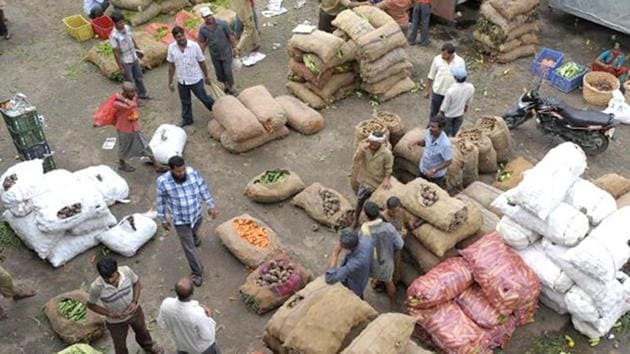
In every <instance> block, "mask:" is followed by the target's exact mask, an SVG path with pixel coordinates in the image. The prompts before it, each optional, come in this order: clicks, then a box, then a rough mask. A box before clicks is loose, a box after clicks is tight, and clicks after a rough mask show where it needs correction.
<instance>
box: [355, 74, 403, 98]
mask: <svg viewBox="0 0 630 354" xmlns="http://www.w3.org/2000/svg"><path fill="white" fill-rule="evenodd" d="M409 75H410V73H409V71H407V70H403V71H400V72H398V73H395V74H393V75H392V76H390V77H388V78H385V79H383V80H382V81H378V82H375V83H372V84H368V83H363V84H361V88H362V89H363V90H364V91H366V92H368V93H370V94H372V95H384V94H385V93H386V92H387V91H389V90H390V89H391V88H392V87H394V85H396V84H398V83H399V82H400V81H401V80H403V79H405V78H407V77H409Z"/></svg>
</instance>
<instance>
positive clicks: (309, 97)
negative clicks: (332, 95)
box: [286, 81, 326, 109]
mask: <svg viewBox="0 0 630 354" xmlns="http://www.w3.org/2000/svg"><path fill="white" fill-rule="evenodd" d="M286 87H287V91H289V93H290V94H292V95H293V96H295V97H297V98H299V99H300V100H301V101H302V102H304V103H306V104H307V105H309V106H310V107H311V108H313V109H322V108H326V102H324V100H322V99H321V97H319V96H317V95H316V94H315V93H314V92H313V91H311V90H309V89H308V88H307V87H306V86H304V84H300V83H297V82H293V81H289V82H287V85H286Z"/></svg>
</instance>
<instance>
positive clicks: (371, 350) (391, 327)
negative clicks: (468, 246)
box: [341, 6, 416, 354]
mask: <svg viewBox="0 0 630 354" xmlns="http://www.w3.org/2000/svg"><path fill="white" fill-rule="evenodd" d="M360 7H371V6H360ZM415 325H416V319H415V318H413V317H411V316H407V315H404V314H402V313H384V314H382V315H380V316H378V317H377V318H376V319H375V320H374V321H372V322H371V323H370V324H369V325H368V326H367V328H365V330H363V332H361V334H360V335H359V336H358V337H357V338H355V339H354V340H353V341H352V343H351V344H350V345H349V346H348V347H347V348H346V349H345V350H344V351H342V352H341V354H381V353H398V352H400V349H401V348H402V347H403V346H404V345H405V344H407V342H409V337H411V333H412V332H413V329H414V327H415Z"/></svg>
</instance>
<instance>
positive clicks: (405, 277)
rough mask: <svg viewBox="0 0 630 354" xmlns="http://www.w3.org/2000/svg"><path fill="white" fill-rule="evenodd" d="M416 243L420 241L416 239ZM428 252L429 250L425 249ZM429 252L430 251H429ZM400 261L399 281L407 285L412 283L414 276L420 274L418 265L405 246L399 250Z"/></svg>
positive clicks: (416, 276)
mask: <svg viewBox="0 0 630 354" xmlns="http://www.w3.org/2000/svg"><path fill="white" fill-rule="evenodd" d="M416 243H417V244H420V242H418V241H416ZM405 246H407V242H405ZM427 252H429V251H427ZM429 253H431V252H429ZM401 256H402V262H401V266H400V280H399V281H400V282H401V283H402V284H403V285H405V287H408V286H409V285H411V283H413V281H414V280H416V278H418V277H419V276H420V270H419V266H418V264H417V263H416V261H414V260H413V256H412V255H411V254H410V253H409V251H408V250H407V249H406V248H403V250H402V252H401Z"/></svg>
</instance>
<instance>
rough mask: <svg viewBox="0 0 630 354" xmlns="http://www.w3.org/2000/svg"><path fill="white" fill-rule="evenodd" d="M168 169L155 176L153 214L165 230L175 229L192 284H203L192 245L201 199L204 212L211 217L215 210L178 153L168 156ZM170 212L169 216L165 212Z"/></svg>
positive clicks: (200, 182)
mask: <svg viewBox="0 0 630 354" xmlns="http://www.w3.org/2000/svg"><path fill="white" fill-rule="evenodd" d="M168 167H169V169H170V171H169V172H166V173H164V174H163V175H161V176H160V177H158V179H157V193H156V196H157V203H156V204H157V214H158V217H159V218H160V220H161V221H162V226H163V227H164V229H165V230H166V231H169V230H170V229H171V225H173V226H175V231H176V232H177V236H179V240H180V242H181V244H182V248H183V249H184V254H185V255H186V259H187V260H188V265H189V266H190V269H191V271H192V280H193V283H194V284H195V285H196V286H201V284H203V278H202V276H203V266H202V265H201V261H200V260H199V256H198V255H197V251H196V250H195V247H199V246H200V245H201V240H200V239H199V237H198V236H197V231H198V230H199V227H200V226H201V222H202V221H203V218H202V213H201V211H202V202H204V201H205V203H206V204H207V205H208V215H210V217H211V218H212V219H214V218H215V217H216V216H217V214H218V212H217V209H216V208H215V206H214V200H213V199H212V195H210V190H209V189H208V185H207V184H206V181H204V179H203V177H202V176H201V175H200V174H199V172H197V171H196V170H194V169H193V168H192V167H186V165H185V162H184V159H183V158H182V157H181V156H173V157H171V158H170V159H169V160H168ZM167 212H168V213H169V214H170V218H169V217H168V216H167V215H166V213H167Z"/></svg>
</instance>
